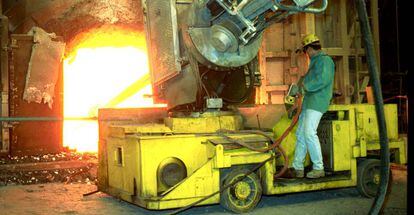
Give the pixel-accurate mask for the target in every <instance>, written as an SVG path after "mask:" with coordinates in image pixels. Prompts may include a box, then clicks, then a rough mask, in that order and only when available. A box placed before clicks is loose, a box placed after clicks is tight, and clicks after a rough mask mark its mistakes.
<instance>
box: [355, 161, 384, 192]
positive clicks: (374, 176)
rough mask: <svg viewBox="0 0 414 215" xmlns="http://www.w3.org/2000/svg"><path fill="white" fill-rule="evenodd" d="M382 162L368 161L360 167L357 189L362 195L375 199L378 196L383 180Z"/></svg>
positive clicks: (363, 162)
mask: <svg viewBox="0 0 414 215" xmlns="http://www.w3.org/2000/svg"><path fill="white" fill-rule="evenodd" d="M380 167H381V162H380V161H379V160H376V159H366V160H364V161H362V162H361V163H360V164H359V165H358V173H357V189H358V191H359V193H361V195H363V196H365V197H368V198H373V197H375V195H376V194H377V191H378V188H379V185H380V178H381V170H380Z"/></svg>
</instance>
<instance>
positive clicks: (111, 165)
mask: <svg viewBox="0 0 414 215" xmlns="http://www.w3.org/2000/svg"><path fill="white" fill-rule="evenodd" d="M136 146H137V144H136V142H135V141H131V140H130V141H127V140H126V139H121V138H110V139H109V141H108V150H107V157H108V175H110V176H116V177H109V179H108V184H109V186H110V187H114V188H118V189H122V190H123V191H125V192H127V193H129V194H130V195H132V194H133V192H134V180H133V179H134V178H135V179H136V181H137V180H138V175H137V173H138V171H137V157H136V155H137V147H136ZM120 156H122V158H120Z"/></svg>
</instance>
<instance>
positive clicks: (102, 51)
mask: <svg viewBox="0 0 414 215" xmlns="http://www.w3.org/2000/svg"><path fill="white" fill-rule="evenodd" d="M69 47H70V55H68V56H67V58H66V59H65V61H64V116H65V118H78V117H91V118H95V117H97V112H98V108H120V107H151V106H154V103H153V101H152V98H148V96H147V98H145V97H144V95H146V94H152V91H151V85H150V80H149V75H148V70H149V69H148V62H147V52H146V42H145V36H144V34H142V33H140V32H134V31H131V30H129V29H122V28H115V27H104V28H99V29H95V30H90V31H89V32H85V33H83V34H81V35H79V36H78V37H77V38H75V40H73V42H72V43H71V44H69ZM63 130H64V132H63V139H64V140H63V145H64V146H68V147H69V148H71V149H76V150H77V151H79V152H96V151H97V149H98V123H97V121H96V120H70V121H69V120H66V121H65V122H64V129H63Z"/></svg>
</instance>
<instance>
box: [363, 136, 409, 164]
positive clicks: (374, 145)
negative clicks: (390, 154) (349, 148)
mask: <svg viewBox="0 0 414 215" xmlns="http://www.w3.org/2000/svg"><path fill="white" fill-rule="evenodd" d="M388 147H389V148H390V149H397V150H398V152H397V154H396V156H397V157H396V160H397V163H399V164H406V163H407V158H406V150H407V149H406V142H405V141H404V140H403V139H400V140H396V141H389V143H388ZM380 148H381V146H380V144H379V142H370V143H368V144H367V150H368V151H370V150H380Z"/></svg>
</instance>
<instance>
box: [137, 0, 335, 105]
mask: <svg viewBox="0 0 414 215" xmlns="http://www.w3.org/2000/svg"><path fill="white" fill-rule="evenodd" d="M317 2H319V1H317ZM321 2H322V5H321V7H320V8H313V5H314V3H315V1H314V0H307V1H304V0H302V1H294V3H293V4H292V5H284V4H282V2H281V1H280V0H260V1H249V0H244V1H228V0H199V1H194V2H193V3H190V2H180V1H177V2H175V1H172V0H170V1H161V0H155V1H145V2H144V4H143V5H144V11H145V12H146V17H145V18H146V29H147V36H148V37H147V38H148V43H149V56H150V71H151V76H152V82H153V88H154V90H153V91H154V94H155V98H156V100H161V101H164V102H166V103H168V106H169V107H170V108H171V109H175V110H180V111H205V110H206V109H207V108H206V102H205V99H206V98H217V97H219V98H223V101H224V106H227V105H228V104H233V103H243V102H245V101H246V100H247V98H248V97H250V96H251V95H252V93H253V92H252V87H253V86H254V85H258V82H259V81H258V80H257V77H258V76H259V75H260V74H259V71H258V68H257V58H256V57H257V54H258V51H259V48H260V45H261V42H262V33H263V31H264V30H265V29H266V28H268V27H269V26H270V25H271V24H273V23H277V22H280V21H282V20H284V19H285V18H287V17H288V16H290V15H292V14H295V13H298V12H305V13H320V12H322V11H324V10H325V9H326V7H327V4H328V1H327V0H322V1H321ZM246 79H247V80H246Z"/></svg>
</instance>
